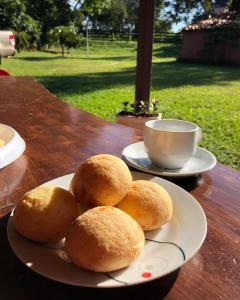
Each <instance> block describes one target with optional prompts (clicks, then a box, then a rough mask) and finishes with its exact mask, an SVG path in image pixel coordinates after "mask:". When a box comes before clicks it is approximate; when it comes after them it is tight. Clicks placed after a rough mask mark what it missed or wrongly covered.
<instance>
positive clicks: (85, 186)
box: [71, 154, 132, 207]
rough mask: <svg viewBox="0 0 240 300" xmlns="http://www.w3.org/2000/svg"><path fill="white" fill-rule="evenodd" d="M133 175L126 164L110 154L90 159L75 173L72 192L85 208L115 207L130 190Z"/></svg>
mask: <svg viewBox="0 0 240 300" xmlns="http://www.w3.org/2000/svg"><path fill="white" fill-rule="evenodd" d="M131 182H132V175H131V173H130V171H129V169H128V167H127V165H126V164H125V162H124V161H123V160H122V159H120V158H118V157H116V156H113V155H110V154H99V155H95V156H92V157H90V158H88V159H87V160H86V161H85V162H84V163H83V164H82V165H81V166H80V168H79V169H78V171H77V172H76V173H75V175H74V177H73V179H72V181H71V190H72V192H73V194H74V196H75V198H76V199H77V201H78V202H79V203H80V204H82V205H83V206H89V207H95V206H100V205H107V206H115V205H116V204H118V203H119V202H120V201H121V200H122V198H123V197H125V196H126V194H127V193H128V191H129V189H130V185H131Z"/></svg>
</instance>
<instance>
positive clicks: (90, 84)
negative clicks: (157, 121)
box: [37, 61, 240, 95]
mask: <svg viewBox="0 0 240 300" xmlns="http://www.w3.org/2000/svg"><path fill="white" fill-rule="evenodd" d="M37 79H38V80H39V81H40V82H41V83H42V84H44V85H45V86H46V87H47V88H48V89H49V90H50V91H51V92H53V93H56V94H57V93H64V94H69V95H71V94H80V95H81V94H84V93H87V92H93V91H96V90H101V89H110V88H114V87H119V86H122V85H128V86H129V85H134V84H135V68H127V69H123V70H122V71H115V72H99V73H86V74H79V75H72V76H46V77H38V78H37ZM232 80H240V73H239V70H238V68H234V67H232V68H231V67H217V66H209V65H200V64H186V63H177V62H174V61H172V62H157V63H153V76H152V88H153V89H155V90H160V89H166V88H174V87H182V86H186V85H192V86H201V85H219V86H225V85H227V84H228V81H232Z"/></svg>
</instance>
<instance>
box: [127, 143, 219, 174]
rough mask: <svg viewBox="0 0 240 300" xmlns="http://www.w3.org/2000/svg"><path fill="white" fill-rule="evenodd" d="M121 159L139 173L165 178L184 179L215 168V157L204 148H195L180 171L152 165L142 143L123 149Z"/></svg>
mask: <svg viewBox="0 0 240 300" xmlns="http://www.w3.org/2000/svg"><path fill="white" fill-rule="evenodd" d="M122 157H123V159H124V160H125V161H126V163H127V164H128V165H130V166H132V167H134V168H136V169H138V170H140V171H143V172H146V173H150V174H154V175H159V176H166V177H186V176H192V175H197V174H200V173H203V172H206V171H209V170H211V169H212V168H214V167H215V165H216V163H217V160H216V158H215V156H214V155H213V154H212V153H211V152H209V151H208V150H206V149H204V148H200V147H197V150H196V153H195V155H194V156H193V157H192V158H191V159H190V160H189V161H188V162H187V163H186V164H185V165H184V167H183V168H181V169H174V170H170V169H161V168H160V167H157V166H155V165H154V164H152V162H151V160H150V159H149V157H148V155H147V153H146V151H145V148H144V142H137V143H134V144H130V145H128V146H127V147H125V148H124V149H123V151H122Z"/></svg>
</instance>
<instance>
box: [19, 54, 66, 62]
mask: <svg viewBox="0 0 240 300" xmlns="http://www.w3.org/2000/svg"><path fill="white" fill-rule="evenodd" d="M59 58H62V59H64V58H66V57H62V56H60V55H59V56H53V57H50V56H49V57H46V56H45V57H41V56H25V57H15V58H14V59H16V60H18V59H19V60H25V61H36V62H38V61H47V60H54V59H59Z"/></svg>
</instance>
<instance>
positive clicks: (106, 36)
mask: <svg viewBox="0 0 240 300" xmlns="http://www.w3.org/2000/svg"><path fill="white" fill-rule="evenodd" d="M83 36H86V32H83ZM89 38H90V39H91V40H99V41H104V40H106V41H136V40H137V39H138V33H133V32H110V31H109V32H107V31H103V32H97V31H89ZM181 41H182V34H181V33H171V32H160V33H154V43H181Z"/></svg>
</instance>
